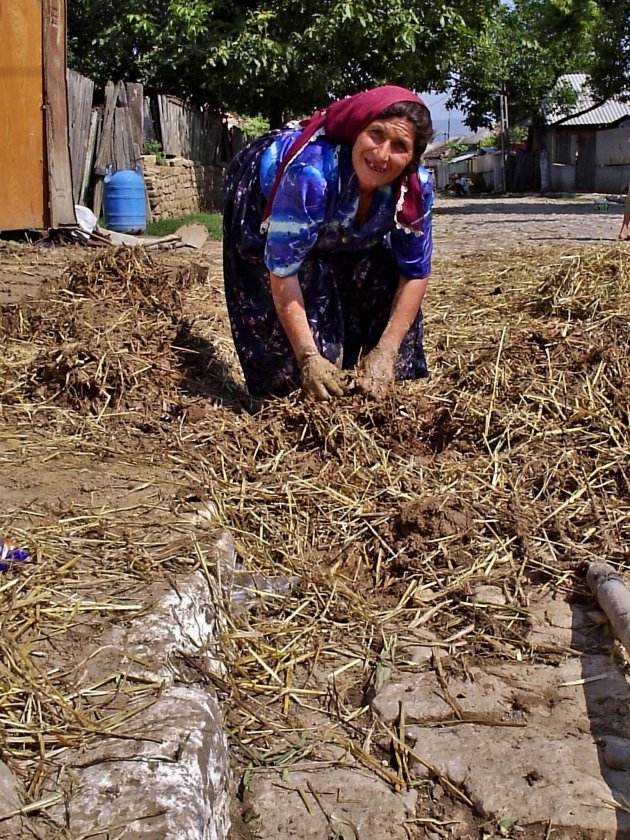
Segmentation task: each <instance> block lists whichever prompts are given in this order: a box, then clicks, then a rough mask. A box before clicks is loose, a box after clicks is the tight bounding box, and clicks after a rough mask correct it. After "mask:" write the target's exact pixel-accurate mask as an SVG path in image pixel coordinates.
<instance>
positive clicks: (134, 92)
mask: <svg viewBox="0 0 630 840" xmlns="http://www.w3.org/2000/svg"><path fill="white" fill-rule="evenodd" d="M127 103H128V105H129V120H130V122H131V137H132V139H133V142H134V143H135V144H136V146H138V148H139V150H140V154H142V147H143V144H144V88H143V86H142V85H141V84H136V83H132V82H130V83H129V84H127Z"/></svg>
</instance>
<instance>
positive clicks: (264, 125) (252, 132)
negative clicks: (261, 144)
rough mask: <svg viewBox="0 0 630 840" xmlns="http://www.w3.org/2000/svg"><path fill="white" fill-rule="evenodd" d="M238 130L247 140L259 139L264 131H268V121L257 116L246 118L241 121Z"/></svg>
mask: <svg viewBox="0 0 630 840" xmlns="http://www.w3.org/2000/svg"><path fill="white" fill-rule="evenodd" d="M240 129H241V131H242V132H243V134H244V135H245V137H247V138H249V139H253V138H254V137H260V135H261V134H264V133H265V132H266V131H269V120H267V119H265V118H264V117H262V116H261V115H260V114H257V115H256V116H255V117H246V118H244V119H243V120H242V122H241V125H240Z"/></svg>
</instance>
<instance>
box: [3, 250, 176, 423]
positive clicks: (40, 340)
mask: <svg viewBox="0 0 630 840" xmlns="http://www.w3.org/2000/svg"><path fill="white" fill-rule="evenodd" d="M190 283H191V271H190V270H188V269H180V270H171V269H168V268H166V267H165V266H164V265H163V264H161V263H160V262H158V261H157V260H156V259H154V258H153V257H152V256H151V255H149V254H148V253H146V252H145V251H143V250H140V249H137V248H135V249H132V248H120V249H107V250H105V251H104V252H97V253H96V255H95V256H94V257H93V258H92V259H89V260H77V261H75V262H74V263H73V264H72V265H71V266H70V267H69V268H68V269H67V271H66V272H64V274H63V275H62V277H61V279H60V280H59V281H56V282H55V283H49V284H48V285H46V286H44V288H43V290H42V294H41V299H40V300H38V301H35V302H33V303H30V304H22V305H18V306H4V307H3V308H2V313H1V317H2V327H3V333H4V337H5V341H6V340H10V341H11V342H12V347H10V348H7V352H6V354H5V365H4V368H5V371H4V372H5V377H6V378H5V380H4V388H3V389H2V390H3V391H4V393H3V400H5V401H6V402H9V403H10V402H12V401H16V400H25V399H26V400H30V401H33V402H35V403H42V402H44V403H53V404H56V405H61V406H65V407H68V408H72V409H74V410H77V411H80V412H84V413H87V414H90V415H100V414H102V412H103V411H105V410H110V411H112V412H113V411H115V412H117V413H118V414H119V415H122V416H125V415H126V416H127V417H128V418H130V419H136V420H138V419H140V418H145V419H147V420H156V419H159V418H160V417H162V418H164V417H168V416H169V415H171V414H172V413H174V412H175V411H177V408H178V406H179V403H180V395H179V393H178V389H179V385H180V383H181V380H182V369H181V365H180V363H179V361H180V360H179V358H178V357H177V355H176V351H175V350H174V347H175V346H176V345H177V336H178V335H179V333H180V332H181V330H182V328H183V325H182V294H183V292H184V290H185V289H186V288H187V287H188V286H189V285H190ZM19 343H22V344H28V346H29V350H30V352H29V353H27V354H26V355H25V356H24V355H22V356H20V354H19V353H17V354H16V351H15V347H16V344H19ZM12 351H13V352H12ZM11 358H13V362H14V363H13V364H12V365H11V366H10V367H9V365H7V364H6V362H7V361H8V360H10V359H11ZM16 380H17V381H18V384H19V387H16ZM0 381H1V380H0ZM8 385H9V387H7V386H8Z"/></svg>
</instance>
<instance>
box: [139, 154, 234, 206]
mask: <svg viewBox="0 0 630 840" xmlns="http://www.w3.org/2000/svg"><path fill="white" fill-rule="evenodd" d="M142 169H143V172H144V179H145V183H146V186H147V195H148V196H149V204H150V205H151V214H152V217H153V220H154V221H157V220H158V219H176V218H179V217H180V216H186V215H188V214H189V213H199V212H208V211H212V210H221V209H222V206H223V198H222V190H223V168H222V167H220V166H211V165H205V164H202V163H198V162H196V161H192V160H187V159H186V158H182V157H172V158H167V159H166V160H164V161H160V162H159V163H158V161H157V158H156V156H155V155H144V156H143V157H142Z"/></svg>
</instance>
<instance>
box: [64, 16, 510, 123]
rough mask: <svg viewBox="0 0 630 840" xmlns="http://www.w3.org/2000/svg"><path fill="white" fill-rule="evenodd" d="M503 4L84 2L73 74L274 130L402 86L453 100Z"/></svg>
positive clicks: (73, 42)
mask: <svg viewBox="0 0 630 840" xmlns="http://www.w3.org/2000/svg"><path fill="white" fill-rule="evenodd" d="M498 5H499V0H480V2H478V3H476V4H469V3H468V2H467V0H435V2H434V3H430V4H429V3H426V4H419V3H417V0H388V2H387V3H384V2H382V0H232V1H231V2H230V3H228V2H226V1H225V0H183V1H181V2H180V0H105V2H103V0H74V3H72V4H71V5H70V9H69V35H70V37H69V55H70V62H71V66H73V67H75V68H76V69H77V70H79V71H81V72H84V73H86V74H87V75H90V76H91V77H92V78H94V80H95V81H97V82H99V83H103V82H105V81H106V80H107V79H108V78H113V79H116V78H120V77H122V76H124V77H125V78H126V79H128V80H134V81H141V82H143V83H144V84H145V85H146V86H147V87H148V88H149V89H160V90H162V91H168V92H169V93H173V94H180V95H181V96H184V97H186V98H188V99H190V100H191V101H194V102H197V103H199V104H210V105H218V106H221V107H223V108H226V109H232V110H237V111H239V112H241V113H244V114H249V115H255V114H258V113H262V114H264V115H265V116H268V118H269V120H270V122H271V124H272V125H278V124H279V123H280V121H281V120H282V119H284V118H286V117H288V116H299V115H302V114H305V113H307V112H310V111H311V110H312V109H313V108H314V107H316V106H318V105H321V104H325V103H326V101H328V100H330V99H331V98H334V97H337V96H342V95H345V94H348V93H354V92H355V91H357V90H359V89H362V88H365V87H368V86H370V85H374V84H380V83H385V82H394V83H400V84H404V85H406V86H409V87H412V88H414V89H416V90H422V89H427V88H435V89H437V90H444V89H445V87H446V85H447V82H448V79H449V73H450V69H451V67H452V66H453V63H454V62H455V61H456V60H457V59H458V57H459V56H462V55H465V54H466V53H468V52H469V51H470V49H471V47H472V45H473V44H474V43H475V42H476V41H477V40H478V39H479V37H480V33H482V32H483V31H484V29H485V28H486V26H487V21H488V19H489V18H490V17H491V16H492V14H493V13H494V12H495V11H496V9H497V7H498Z"/></svg>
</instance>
